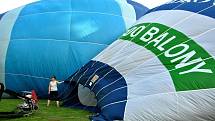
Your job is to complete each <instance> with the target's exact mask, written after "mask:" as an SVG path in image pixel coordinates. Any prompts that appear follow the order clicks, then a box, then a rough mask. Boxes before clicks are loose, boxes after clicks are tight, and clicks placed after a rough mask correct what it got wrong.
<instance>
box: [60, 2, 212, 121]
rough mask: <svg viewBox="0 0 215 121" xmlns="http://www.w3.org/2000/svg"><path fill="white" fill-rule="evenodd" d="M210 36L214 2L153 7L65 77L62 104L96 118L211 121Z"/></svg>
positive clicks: (181, 3)
mask: <svg viewBox="0 0 215 121" xmlns="http://www.w3.org/2000/svg"><path fill="white" fill-rule="evenodd" d="M214 34H215V7H214V1H213V0H195V1H192V2H190V1H185V0H183V1H178V0H176V1H172V2H170V3H168V4H164V5H162V6H159V7H157V8H154V9H152V10H150V11H149V12H148V13H147V14H146V15H144V16H143V17H142V18H140V19H139V20H138V22H137V23H136V24H135V25H134V26H133V27H131V28H130V29H129V30H128V31H127V33H125V34H124V35H123V36H122V37H121V38H120V39H118V40H117V41H115V42H114V43H113V44H111V45H110V46H109V47H108V48H106V49H105V50H104V51H102V52H101V53H100V54H99V55H98V56H96V57H95V58H94V59H93V60H92V61H90V62H89V63H88V64H86V65H85V66H84V67H82V68H81V69H80V70H79V71H77V72H76V73H75V74H74V75H72V76H71V77H70V78H69V79H68V81H71V82H70V84H71V85H75V84H76V85H77V84H78V85H79V86H78V88H75V89H73V91H71V92H70V95H67V98H65V102H64V104H65V106H71V107H73V106H80V107H81V106H82V107H85V108H94V109H97V111H98V112H99V115H97V116H94V117H92V119H94V120H96V119H98V120H110V121H111V120H125V121H191V120H192V121H198V120H201V121H202V120H215V115H214V114H215V89H214V88H215V72H214V71H215V60H214V56H215V41H214ZM71 87H72V86H71ZM67 94H68V92H67ZM75 94H76V95H75ZM93 106H96V107H93Z"/></svg>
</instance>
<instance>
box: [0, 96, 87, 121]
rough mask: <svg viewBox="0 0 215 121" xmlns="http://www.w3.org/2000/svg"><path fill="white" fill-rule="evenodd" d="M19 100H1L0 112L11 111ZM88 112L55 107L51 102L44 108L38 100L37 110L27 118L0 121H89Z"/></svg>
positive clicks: (0, 120) (2, 120)
mask: <svg viewBox="0 0 215 121" xmlns="http://www.w3.org/2000/svg"><path fill="white" fill-rule="evenodd" d="M22 102H23V101H22V100H19V99H2V100H1V102H0V112H3V111H4V112H5V111H12V110H13V109H15V108H16V106H17V104H20V103H22ZM89 115H91V113H90V112H88V111H85V110H80V109H71V108H64V107H60V108H57V107H56V103H55V102H51V105H50V106H49V107H46V100H40V102H39V110H38V111H36V112H35V113H34V114H32V115H31V116H29V117H22V118H17V119H9V120H6V119H0V121H4V120H5V121H89V119H88V117H89Z"/></svg>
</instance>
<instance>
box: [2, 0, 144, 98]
mask: <svg viewBox="0 0 215 121" xmlns="http://www.w3.org/2000/svg"><path fill="white" fill-rule="evenodd" d="M146 10H147V8H146V7H144V6H142V5H141V4H138V3H136V2H133V1H130V0H129V1H126V0H42V1H39V2H35V3H32V4H29V5H26V6H23V7H20V8H18V9H15V10H12V11H9V12H7V13H5V14H2V15H1V16H0V34H1V35H0V74H1V75H0V81H1V82H3V83H5V85H6V87H7V88H8V89H11V90H14V91H21V90H31V89H34V90H36V91H37V93H38V94H39V95H40V97H44V96H46V95H47V90H48V83H49V79H48V78H49V77H50V76H51V75H56V76H57V79H59V80H64V79H66V78H68V77H69V76H70V74H71V73H74V72H75V71H76V70H77V69H78V68H80V67H81V66H83V65H84V64H86V63H87V62H88V61H89V60H90V59H92V58H93V57H95V56H96V55H97V54H98V53H99V52H101V51H102V50H103V49H104V48H106V47H107V46H108V45H109V44H111V43H112V42H113V41H114V40H116V39H117V38H118V37H119V36H121V35H122V34H123V32H125V31H126V28H129V27H131V25H132V24H134V22H136V19H138V18H139V17H141V16H142V15H143V14H144V13H145V12H146Z"/></svg>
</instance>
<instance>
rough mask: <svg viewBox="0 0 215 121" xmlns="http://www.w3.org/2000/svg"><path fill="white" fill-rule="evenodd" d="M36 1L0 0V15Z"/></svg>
mask: <svg viewBox="0 0 215 121" xmlns="http://www.w3.org/2000/svg"><path fill="white" fill-rule="evenodd" d="M33 1H36V0H0V13H4V12H6V11H8V10H11V9H14V8H17V7H20V6H22V5H25V4H28V3H31V2H33Z"/></svg>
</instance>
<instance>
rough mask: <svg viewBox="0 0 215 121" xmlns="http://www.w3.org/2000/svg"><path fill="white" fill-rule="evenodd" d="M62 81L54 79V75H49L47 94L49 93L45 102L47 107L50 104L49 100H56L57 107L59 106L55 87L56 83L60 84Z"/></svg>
mask: <svg viewBox="0 0 215 121" xmlns="http://www.w3.org/2000/svg"><path fill="white" fill-rule="evenodd" d="M63 82H64V81H62V82H59V81H57V80H56V76H52V77H51V80H50V82H49V87H48V94H49V98H48V102H47V107H48V106H49V105H50V102H51V100H52V101H56V103H57V107H59V106H60V105H59V98H58V88H57V85H58V84H60V83H63Z"/></svg>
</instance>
